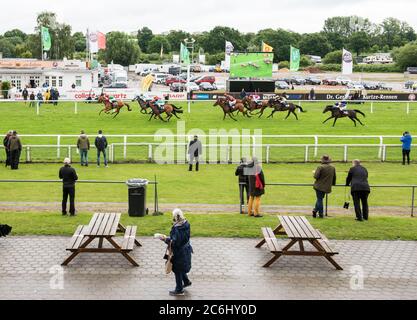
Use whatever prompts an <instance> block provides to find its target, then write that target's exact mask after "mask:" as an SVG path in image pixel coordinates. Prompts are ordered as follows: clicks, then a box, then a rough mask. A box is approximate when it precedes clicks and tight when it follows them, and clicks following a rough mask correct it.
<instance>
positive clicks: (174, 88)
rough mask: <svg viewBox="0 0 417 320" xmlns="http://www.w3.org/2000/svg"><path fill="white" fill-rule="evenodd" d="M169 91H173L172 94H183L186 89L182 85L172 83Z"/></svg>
mask: <svg viewBox="0 0 417 320" xmlns="http://www.w3.org/2000/svg"><path fill="white" fill-rule="evenodd" d="M169 89H170V90H171V91H174V92H183V91H185V90H186V89H187V88H186V87H185V84H184V83H181V82H174V83H171V85H170V86H169Z"/></svg>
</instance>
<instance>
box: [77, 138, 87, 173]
mask: <svg viewBox="0 0 417 320" xmlns="http://www.w3.org/2000/svg"><path fill="white" fill-rule="evenodd" d="M77 148H78V150H79V152H80V157H81V166H86V167H88V150H90V140H89V139H88V137H87V135H86V134H85V132H84V130H82V131H81V134H80V136H79V138H78V141H77Z"/></svg>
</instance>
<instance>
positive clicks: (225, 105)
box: [213, 98, 250, 121]
mask: <svg viewBox="0 0 417 320" xmlns="http://www.w3.org/2000/svg"><path fill="white" fill-rule="evenodd" d="M217 106H220V108H222V109H223V112H224V117H223V120H225V119H226V116H227V115H228V116H229V117H230V118H231V119H233V120H234V121H237V120H236V119H235V118H234V117H233V113H234V112H236V111H237V114H239V113H242V114H243V116H244V117H248V118H250V115H249V114H248V111H247V110H245V105H244V104H243V102H242V100H236V104H235V106H234V108H233V110H231V108H230V106H229V101H227V99H225V98H217V101H216V102H215V103H214V104H213V107H217Z"/></svg>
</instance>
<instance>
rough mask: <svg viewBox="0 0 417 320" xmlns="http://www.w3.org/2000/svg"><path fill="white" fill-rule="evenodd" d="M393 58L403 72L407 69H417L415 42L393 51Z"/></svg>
mask: <svg viewBox="0 0 417 320" xmlns="http://www.w3.org/2000/svg"><path fill="white" fill-rule="evenodd" d="M393 57H394V60H395V62H396V64H397V65H398V66H399V67H400V68H401V69H402V70H404V71H405V70H406V69H407V68H408V67H417V41H414V42H410V43H408V44H406V45H405V46H403V47H401V48H398V49H396V50H394V52H393Z"/></svg>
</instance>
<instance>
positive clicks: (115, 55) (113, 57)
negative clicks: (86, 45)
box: [99, 31, 140, 66]
mask: <svg viewBox="0 0 417 320" xmlns="http://www.w3.org/2000/svg"><path fill="white" fill-rule="evenodd" d="M106 47H107V48H106V51H105V53H104V59H105V61H106V62H107V63H111V62H112V61H113V62H114V63H117V64H121V65H123V66H128V65H131V64H135V63H137V61H138V60H139V55H140V48H139V45H138V43H137V41H136V39H133V40H132V39H131V38H130V37H129V36H128V35H127V34H126V33H123V32H118V31H115V32H110V33H108V34H107V45H106ZM99 58H100V55H99Z"/></svg>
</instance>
